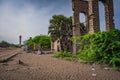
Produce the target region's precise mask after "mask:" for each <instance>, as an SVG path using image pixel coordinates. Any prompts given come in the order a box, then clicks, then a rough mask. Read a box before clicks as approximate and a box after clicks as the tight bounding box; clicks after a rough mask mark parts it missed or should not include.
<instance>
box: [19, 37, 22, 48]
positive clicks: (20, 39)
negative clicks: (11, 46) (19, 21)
mask: <svg viewBox="0 0 120 80" xmlns="http://www.w3.org/2000/svg"><path fill="white" fill-rule="evenodd" d="M21 42H22V36H21V35H20V36H19V46H21Z"/></svg>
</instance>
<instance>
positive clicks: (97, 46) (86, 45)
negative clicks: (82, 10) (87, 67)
mask: <svg viewBox="0 0 120 80" xmlns="http://www.w3.org/2000/svg"><path fill="white" fill-rule="evenodd" d="M73 41H77V42H79V51H78V54H77V57H78V59H82V60H84V61H86V62H96V63H107V64H110V65H112V66H113V67H115V68H119V67H120V66H119V65H118V63H120V30H117V29H113V30H111V31H109V32H99V33H95V34H92V35H91V34H86V35H84V36H81V37H74V38H73Z"/></svg>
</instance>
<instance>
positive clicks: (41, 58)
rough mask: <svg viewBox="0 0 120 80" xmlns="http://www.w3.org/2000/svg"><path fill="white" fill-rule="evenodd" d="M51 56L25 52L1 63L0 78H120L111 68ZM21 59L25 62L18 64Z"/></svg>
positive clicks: (92, 79)
mask: <svg viewBox="0 0 120 80" xmlns="http://www.w3.org/2000/svg"><path fill="white" fill-rule="evenodd" d="M51 56H52V55H50V54H46V55H37V54H32V53H25V52H23V53H22V54H19V55H17V56H16V57H14V58H13V59H11V61H9V62H7V63H0V80H120V72H117V71H114V70H112V69H111V68H110V70H104V69H103V67H101V66H100V65H96V66H95V69H96V70H95V71H92V70H91V67H92V66H91V65H87V64H80V63H78V62H69V61H65V60H63V59H56V58H53V57H51ZM19 59H20V60H21V61H23V62H24V63H25V64H23V65H21V64H18V60H19ZM93 73H95V74H97V75H96V77H93V76H92V74H93Z"/></svg>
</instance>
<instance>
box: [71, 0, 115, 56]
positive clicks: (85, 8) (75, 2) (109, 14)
mask: <svg viewBox="0 0 120 80" xmlns="http://www.w3.org/2000/svg"><path fill="white" fill-rule="evenodd" d="M99 1H101V2H102V3H103V5H104V10H105V21H106V31H109V30H110V29H111V28H114V20H113V16H114V10H113V0H72V10H73V36H80V35H82V32H81V30H80V28H81V26H80V25H79V24H80V20H79V16H80V15H79V14H80V13H84V14H85V19H86V22H85V23H86V25H85V26H86V31H85V32H84V34H85V33H90V34H93V33H95V32H99V31H100V20H99V14H100V13H99ZM76 53H77V43H76V42H75V43H74V44H73V54H76Z"/></svg>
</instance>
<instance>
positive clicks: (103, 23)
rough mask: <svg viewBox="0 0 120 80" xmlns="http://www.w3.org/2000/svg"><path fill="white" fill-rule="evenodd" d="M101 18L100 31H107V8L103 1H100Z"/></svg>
mask: <svg viewBox="0 0 120 80" xmlns="http://www.w3.org/2000/svg"><path fill="white" fill-rule="evenodd" d="M99 18H100V30H101V31H106V21H105V8H104V2H102V1H99Z"/></svg>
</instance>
